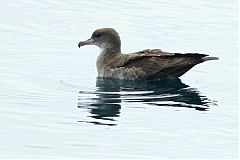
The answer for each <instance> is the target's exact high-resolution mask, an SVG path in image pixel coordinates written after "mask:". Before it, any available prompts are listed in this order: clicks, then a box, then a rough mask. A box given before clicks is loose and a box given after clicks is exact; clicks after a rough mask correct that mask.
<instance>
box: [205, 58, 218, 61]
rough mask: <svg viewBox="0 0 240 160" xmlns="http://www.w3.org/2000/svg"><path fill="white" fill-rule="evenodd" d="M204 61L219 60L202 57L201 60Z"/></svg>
mask: <svg viewBox="0 0 240 160" xmlns="http://www.w3.org/2000/svg"><path fill="white" fill-rule="evenodd" d="M201 59H202V60H203V61H209V60H219V58H218V57H202V58H201Z"/></svg>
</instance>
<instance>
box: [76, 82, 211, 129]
mask: <svg viewBox="0 0 240 160" xmlns="http://www.w3.org/2000/svg"><path fill="white" fill-rule="evenodd" d="M123 102H127V103H138V104H139V107H141V106H143V105H155V106H161V107H176V108H177V107H178V108H180V107H185V108H193V109H195V110H197V111H208V109H209V106H210V105H212V104H214V102H213V101H211V100H209V99H208V98H207V97H205V96H202V95H200V93H199V92H198V91H197V90H196V89H194V88H191V87H189V86H188V85H186V84H184V83H182V82H181V80H180V79H168V80H154V81H127V80H117V79H106V78H97V82H96V90H95V91H93V92H91V91H80V92H79V99H78V108H82V109H83V108H84V109H88V111H89V113H90V116H89V117H92V120H91V121H79V122H87V123H93V124H99V125H110V126H111V125H116V124H117V123H116V122H115V121H116V119H117V117H119V116H120V109H121V104H122V103H123Z"/></svg>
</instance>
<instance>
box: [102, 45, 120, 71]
mask: <svg viewBox="0 0 240 160" xmlns="http://www.w3.org/2000/svg"><path fill="white" fill-rule="evenodd" d="M120 56H121V49H120V48H117V47H106V48H100V54H99V55H98V58H97V70H98V73H100V72H102V71H103V70H104V69H106V68H114V67H115V64H116V63H115V62H116V61H117V59H118V57H120Z"/></svg>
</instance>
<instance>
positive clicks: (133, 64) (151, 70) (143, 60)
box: [78, 28, 218, 80]
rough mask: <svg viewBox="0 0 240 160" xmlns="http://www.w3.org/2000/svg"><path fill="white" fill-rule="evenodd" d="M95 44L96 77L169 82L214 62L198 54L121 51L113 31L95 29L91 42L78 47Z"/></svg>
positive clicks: (119, 41)
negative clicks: (96, 50) (205, 63)
mask: <svg viewBox="0 0 240 160" xmlns="http://www.w3.org/2000/svg"><path fill="white" fill-rule="evenodd" d="M84 45H96V46H98V47H99V48H100V54H99V56H98V58H97V72H98V76H99V77H104V78H117V79H126V80H134V79H146V80H150V79H168V78H178V77H180V76H182V75H183V74H184V73H186V72H187V71H188V70H190V69H191V68H192V67H193V66H195V65H197V64H199V63H202V62H205V61H208V60H217V59H218V58H217V57H209V55H207V54H199V53H185V54H181V53H170V52H165V51H162V50H161V49H146V50H142V51H139V52H135V53H129V54H124V53H122V52H121V40H120V36H119V34H118V33H117V31H116V30H115V29H113V28H102V29H97V30H96V31H94V32H93V34H92V36H91V38H90V39H88V40H86V41H81V42H79V44H78V47H79V48H80V47H81V46H84Z"/></svg>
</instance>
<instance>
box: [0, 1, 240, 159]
mask: <svg viewBox="0 0 240 160" xmlns="http://www.w3.org/2000/svg"><path fill="white" fill-rule="evenodd" d="M237 11H238V8H237V2H236V1H234V0H230V1H229V0H228V1H227V0H221V1H217V2H216V1H209V0H201V1H200V0H199V1H197V0H194V1H186V0H177V1H167V0H150V1H147V2H144V1H125V0H120V1H79V0H78V1H77V0H69V1H63V0H59V1H57V0H52V1H45V0H41V1H36V0H32V1H27V0H22V1H17V0H11V1H7V0H3V1H1V9H0V33H1V36H0V42H1V43H0V58H1V60H0V73H1V76H0V91H1V93H0V117H1V119H0V125H1V132H0V141H1V145H0V158H2V159H6V158H21V159H26V158H42V159H45V158H50V159H51V158H57V159H59V158H63V159H66V158H78V159H79V158H83V159H88V158H98V159H99V158H100V159H105V158H121V159H123V158H137V159H144V158H150V159H170V158H182V159H197V158H208V159H220V158H221V159H233V158H235V159H237V154H238V148H237V147H238V37H237V35H238V19H237ZM102 27H114V28H115V29H117V30H118V32H119V33H120V35H121V39H122V47H123V48H122V50H123V52H124V53H128V52H134V51H138V50H143V49H147V48H161V49H162V50H165V51H173V52H183V53H184V52H199V53H208V54H210V55H212V56H217V57H219V58H220V60H219V61H210V62H206V63H202V64H200V65H198V66H196V67H194V68H193V69H191V70H190V71H189V72H188V73H186V74H185V75H183V76H182V77H181V79H175V80H161V81H122V80H112V79H101V78H97V73H96V67H95V61H96V58H97V55H98V52H99V50H98V48H97V47H94V46H87V47H83V48H81V49H78V47H77V44H78V42H79V41H81V40H85V39H87V38H89V37H90V36H91V34H92V32H93V31H94V30H95V29H97V28H102Z"/></svg>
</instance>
